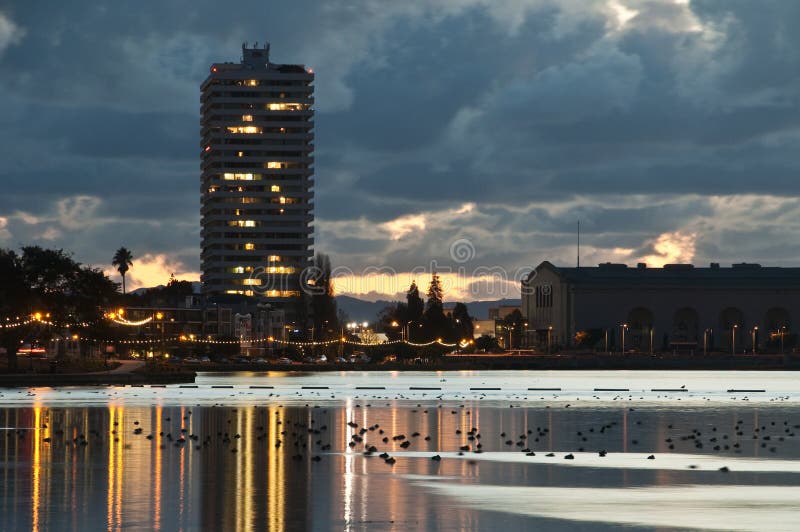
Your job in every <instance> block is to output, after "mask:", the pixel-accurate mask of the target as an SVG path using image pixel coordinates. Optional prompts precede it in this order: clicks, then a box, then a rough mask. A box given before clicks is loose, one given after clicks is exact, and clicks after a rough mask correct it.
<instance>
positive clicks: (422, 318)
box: [379, 272, 473, 343]
mask: <svg viewBox="0 0 800 532" xmlns="http://www.w3.org/2000/svg"><path fill="white" fill-rule="evenodd" d="M426 296H427V299H426V300H425V301H423V299H422V297H421V296H420V292H419V287H418V286H417V283H416V282H412V283H411V286H410V287H409V289H408V292H406V302H405V303H403V302H399V303H397V304H395V305H392V306H389V307H386V308H385V309H384V310H383V311H382V312H381V315H380V318H379V323H380V327H381V328H382V329H383V330H384V331H385V333H386V335H387V337H388V338H389V339H390V340H398V339H406V340H408V341H411V342H414V343H427V342H431V341H434V340H438V339H441V340H442V341H443V342H448V343H455V342H460V341H461V340H465V339H466V340H471V339H472V336H473V323H472V317H471V316H470V315H469V311H468V310H467V306H466V305H465V304H464V303H456V305H455V307H454V308H453V310H452V311H450V312H447V313H446V312H445V310H444V290H443V288H442V282H441V280H440V279H439V276H438V275H437V274H436V273H435V272H434V273H433V275H432V276H431V282H430V284H429V285H428V291H427V293H426Z"/></svg>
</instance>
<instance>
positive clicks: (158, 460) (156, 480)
mask: <svg viewBox="0 0 800 532" xmlns="http://www.w3.org/2000/svg"><path fill="white" fill-rule="evenodd" d="M162 410H163V408H162V407H161V406H156V408H155V415H154V420H155V430H154V434H161V432H162V431H163V430H164V428H163V425H162V421H161V419H162V417H163V416H162ZM154 451H155V458H154V460H155V464H154V467H153V487H152V488H151V490H152V493H153V530H161V469H162V449H161V446H160V445H155V446H154Z"/></svg>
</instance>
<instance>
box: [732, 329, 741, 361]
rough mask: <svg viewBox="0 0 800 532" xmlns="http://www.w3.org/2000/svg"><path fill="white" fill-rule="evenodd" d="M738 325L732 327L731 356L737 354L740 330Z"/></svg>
mask: <svg viewBox="0 0 800 532" xmlns="http://www.w3.org/2000/svg"><path fill="white" fill-rule="evenodd" d="M738 328H739V326H738V325H734V326H733V327H731V354H732V355H735V354H736V329H738Z"/></svg>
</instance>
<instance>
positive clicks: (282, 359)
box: [277, 357, 292, 364]
mask: <svg viewBox="0 0 800 532" xmlns="http://www.w3.org/2000/svg"><path fill="white" fill-rule="evenodd" d="M277 363H278V364H291V363H292V361H291V360H289V359H288V358H286V357H281V358H279V359H278V360H277Z"/></svg>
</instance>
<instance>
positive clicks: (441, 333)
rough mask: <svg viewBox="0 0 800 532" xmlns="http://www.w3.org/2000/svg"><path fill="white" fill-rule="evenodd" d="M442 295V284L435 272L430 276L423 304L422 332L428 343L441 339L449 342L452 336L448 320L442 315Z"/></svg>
mask: <svg viewBox="0 0 800 532" xmlns="http://www.w3.org/2000/svg"><path fill="white" fill-rule="evenodd" d="M443 298H444V294H443V291H442V283H441V281H440V280H439V276H438V275H437V274H436V272H434V273H433V275H431V284H430V285H428V301H427V302H426V303H425V313H424V315H423V318H422V321H423V330H424V331H425V336H426V337H427V338H426V339H427V340H428V341H431V340H436V339H438V338H441V339H442V340H450V339H451V338H452V336H453V332H452V328H451V327H450V320H448V319H447V316H445V315H444V300H443Z"/></svg>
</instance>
